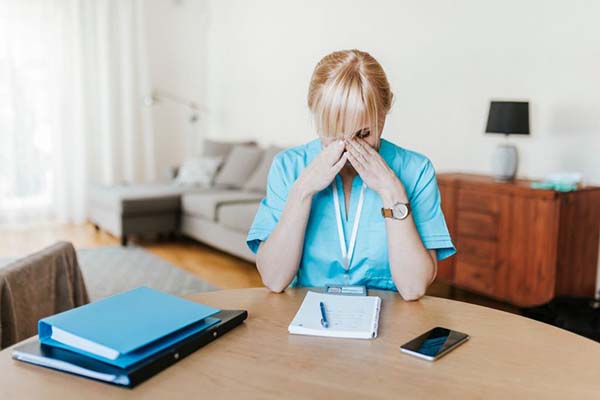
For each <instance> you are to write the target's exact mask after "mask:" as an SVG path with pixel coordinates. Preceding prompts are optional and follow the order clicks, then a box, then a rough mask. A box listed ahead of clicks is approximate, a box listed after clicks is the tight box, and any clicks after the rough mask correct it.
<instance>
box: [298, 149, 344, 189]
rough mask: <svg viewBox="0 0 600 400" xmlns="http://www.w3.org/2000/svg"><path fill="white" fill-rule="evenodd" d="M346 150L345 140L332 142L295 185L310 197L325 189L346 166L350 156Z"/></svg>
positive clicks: (305, 170)
mask: <svg viewBox="0 0 600 400" xmlns="http://www.w3.org/2000/svg"><path fill="white" fill-rule="evenodd" d="M345 148H346V143H345V142H344V141H343V140H336V141H333V142H331V143H330V144H329V145H327V147H325V148H324V149H323V150H322V151H321V152H320V153H319V155H317V157H316V158H315V159H314V160H313V161H312V162H311V163H310V164H309V165H308V167H306V168H305V169H304V171H302V173H301V174H300V177H299V178H298V180H297V181H296V183H295V184H294V185H297V187H298V188H299V189H300V191H301V192H302V193H304V194H305V195H308V196H312V195H313V194H315V193H317V192H319V191H321V190H323V189H325V188H326V187H327V186H328V185H329V184H330V183H331V182H332V181H333V179H334V178H335V176H336V175H337V173H338V172H340V170H341V169H342V167H343V166H344V164H346V160H347V158H348V155H347V152H344V149H345ZM342 153H344V154H342Z"/></svg>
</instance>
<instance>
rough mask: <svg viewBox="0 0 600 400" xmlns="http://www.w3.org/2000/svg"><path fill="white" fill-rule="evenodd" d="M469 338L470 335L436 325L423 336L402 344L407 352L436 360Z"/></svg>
mask: <svg viewBox="0 0 600 400" xmlns="http://www.w3.org/2000/svg"><path fill="white" fill-rule="evenodd" d="M468 338H469V335H467V334H465V333H462V332H457V331H453V330H450V329H446V328H442V327H439V326H438V327H436V328H433V329H432V330H430V331H428V332H425V333H424V334H422V335H421V336H419V337H417V338H415V339H413V340H411V341H410V342H408V343H406V344H404V345H402V346H401V347H400V349H401V350H402V351H404V352H405V353H410V354H413V355H416V356H420V357H423V358H426V359H428V360H434V359H436V358H439V357H441V356H442V355H443V354H445V353H447V352H448V351H450V350H452V349H453V348H454V347H456V346H458V345H460V344H461V343H463V342H464V341H466V340H467V339H468Z"/></svg>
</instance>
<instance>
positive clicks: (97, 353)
mask: <svg viewBox="0 0 600 400" xmlns="http://www.w3.org/2000/svg"><path fill="white" fill-rule="evenodd" d="M247 316H248V314H247V312H246V311H242V310H223V311H222V310H218V309H215V308H212V307H208V306H205V305H202V304H198V303H195V302H192V301H188V300H184V299H181V298H179V297H176V296H173V295H169V294H166V293H162V292H159V291H156V290H153V289H150V288H147V287H139V288H137V289H133V290H131V291H128V292H125V293H121V294H118V295H115V296H112V297H108V298H106V299H103V300H100V301H97V302H94V303H90V304H87V305H85V306H82V307H78V308H75V309H72V310H69V311H65V312H63V313H60V314H56V315H53V316H51V317H48V318H44V319H42V320H40V321H39V323H38V337H39V342H37V341H33V342H28V343H26V344H24V345H21V346H18V347H16V348H15V349H14V351H13V358H14V359H16V360H19V361H24V362H28V363H31V364H35V365H39V366H43V367H47V368H52V369H56V370H60V371H64V372H68V373H72V374H76V375H81V376H85V377H87V378H91V379H96V380H100V381H104V382H108V383H112V384H115V385H121V386H126V387H134V386H135V385H137V384H139V383H141V382H143V381H144V380H146V379H148V378H150V377H151V376H153V375H155V374H156V373H158V372H160V371H162V370H163V369H165V368H167V367H168V366H170V365H172V364H174V363H176V362H177V361H179V360H180V359H182V358H183V357H185V356H187V355H188V354H190V353H192V352H193V351H195V350H197V349H198V348H200V347H202V346H204V345H205V344H207V343H209V342H210V341H212V340H214V339H215V338H217V337H219V336H221V335H222V334H224V333H226V332H228V331H229V330H231V329H232V328H234V327H235V326H237V325H239V324H241V323H242V322H243V321H244V320H245V319H246V318H247Z"/></svg>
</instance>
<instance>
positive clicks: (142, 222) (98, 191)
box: [89, 140, 282, 262]
mask: <svg viewBox="0 0 600 400" xmlns="http://www.w3.org/2000/svg"><path fill="white" fill-rule="evenodd" d="M281 150H282V148H279V147H276V146H271V147H268V148H266V149H263V148H260V147H258V146H256V145H255V144H253V143H249V142H245V143H227V142H215V141H211V140H207V141H205V143H204V150H203V155H204V156H220V157H223V160H224V161H223V164H222V166H221V168H220V169H219V170H218V172H217V174H216V176H215V178H214V182H213V183H212V184H211V185H210V186H208V187H206V186H205V187H194V186H180V185H177V184H175V183H174V182H173V181H168V182H163V183H155V184H147V185H122V186H112V187H95V188H93V189H92V190H91V191H90V193H91V196H90V201H89V205H90V208H89V209H90V212H89V219H90V221H91V222H92V223H94V225H95V226H96V227H97V229H103V230H106V231H108V232H110V233H112V234H113V235H115V236H118V237H121V243H122V244H123V245H126V244H127V238H128V236H130V235H140V234H146V233H156V234H172V233H175V232H179V233H182V234H183V235H185V236H188V237H191V238H193V239H195V240H198V241H200V242H203V243H206V244H208V245H210V246H212V247H215V248H218V249H220V250H222V251H225V252H228V253H230V254H233V255H235V256H238V257H240V258H243V259H245V260H248V261H251V262H254V260H255V256H254V254H253V253H252V252H251V251H250V250H249V249H248V248H247V246H246V235H247V233H248V230H249V228H250V225H251V224H252V221H253V220H254V216H255V214H256V211H257V209H258V205H259V203H260V201H261V200H262V198H263V197H264V195H265V192H266V181H267V174H268V171H269V168H270V166H271V163H272V160H273V157H274V156H275V155H276V154H277V153H278V152H279V151H281Z"/></svg>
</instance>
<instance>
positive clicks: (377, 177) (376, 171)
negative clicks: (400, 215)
mask: <svg viewBox="0 0 600 400" xmlns="http://www.w3.org/2000/svg"><path fill="white" fill-rule="evenodd" d="M346 149H347V150H348V151H347V153H348V160H349V161H350V163H351V164H352V166H353V167H354V169H356V172H358V174H359V175H360V177H361V178H362V180H363V182H364V183H365V184H366V185H367V186H368V187H369V188H371V189H373V190H374V191H375V192H377V193H378V194H379V196H380V197H381V199H382V201H383V205H384V207H392V206H393V205H394V204H395V203H396V202H402V203H407V202H408V198H407V196H406V190H405V188H404V185H402V182H400V179H398V177H397V176H396V174H395V173H394V171H392V169H391V168H390V167H389V166H388V165H387V163H386V162H385V160H384V159H383V158H382V157H381V156H380V155H379V153H378V152H377V151H375V150H374V149H373V148H372V147H371V146H370V145H369V144H368V143H367V142H366V141H365V140H363V139H350V140H347V141H346Z"/></svg>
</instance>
